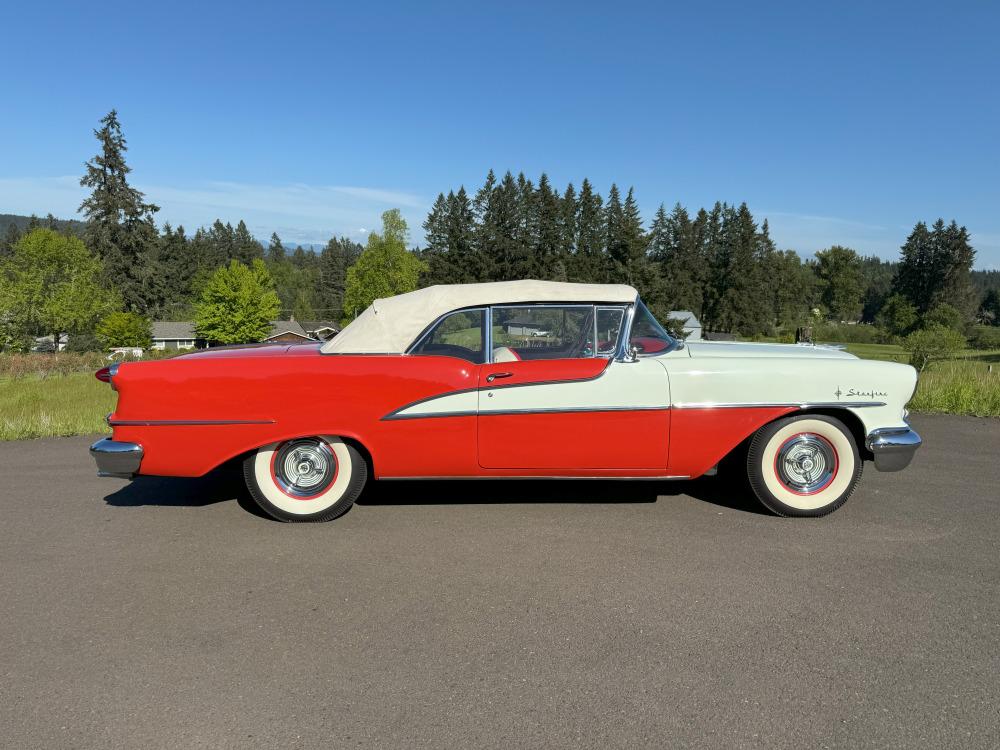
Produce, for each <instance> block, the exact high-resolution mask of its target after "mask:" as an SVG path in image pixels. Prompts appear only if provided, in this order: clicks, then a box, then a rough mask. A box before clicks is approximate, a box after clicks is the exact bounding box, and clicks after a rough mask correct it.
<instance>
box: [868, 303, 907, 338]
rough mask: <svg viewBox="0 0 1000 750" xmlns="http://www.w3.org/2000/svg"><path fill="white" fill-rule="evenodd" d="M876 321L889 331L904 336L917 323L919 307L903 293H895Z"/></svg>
mask: <svg viewBox="0 0 1000 750" xmlns="http://www.w3.org/2000/svg"><path fill="white" fill-rule="evenodd" d="M875 322H876V323H878V325H879V326H880V327H882V328H884V329H885V330H887V331H888V332H889V333H892V334H895V335H897V336H902V335H904V334H906V333H909V332H910V331H911V330H912V329H913V326H915V325H916V324H917V308H915V307H914V306H913V305H912V304H911V303H910V301H909V300H907V299H906V298H905V297H903V296H902V295H899V294H894V295H892V296H891V297H889V299H887V300H886V301H885V304H884V305H883V306H882V309H881V310H879V312H878V315H876V316H875Z"/></svg>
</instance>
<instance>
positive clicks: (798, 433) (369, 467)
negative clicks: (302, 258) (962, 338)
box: [91, 281, 920, 521]
mask: <svg viewBox="0 0 1000 750" xmlns="http://www.w3.org/2000/svg"><path fill="white" fill-rule="evenodd" d="M97 376H98V378H100V379H101V380H107V381H109V382H110V384H111V387H112V388H114V389H115V390H116V391H117V392H118V404H117V408H116V410H115V412H114V413H113V414H111V415H109V417H108V421H109V424H110V425H111V427H112V428H113V430H114V435H113V437H112V438H107V439H104V440H101V441H99V442H97V443H95V444H94V445H93V447H92V448H91V453H92V454H93V456H94V457H95V458H96V460H97V466H98V470H99V472H100V474H102V475H105V476H117V477H128V478H131V477H132V476H134V475H136V474H154V475H167V476H186V477H195V476H200V475H202V474H205V473H206V472H208V471H210V470H211V469H213V468H215V467H217V466H219V465H220V464H222V463H224V462H226V461H229V460H231V459H235V458H242V460H243V471H244V475H245V478H246V483H247V485H248V487H249V490H250V493H251V494H252V495H253V497H254V498H255V500H256V501H257V502H258V503H259V504H260V506H261V507H262V508H263V509H264V510H265V511H266V512H267V513H269V514H270V515H272V516H274V517H275V518H278V519H281V520H285V521H325V520H330V519H333V518H336V517H337V516H339V515H340V514H342V513H344V512H345V511H346V510H347V509H348V508H349V507H350V506H351V504H352V503H353V502H354V500H355V499H356V498H357V497H358V495H359V494H360V492H361V491H362V488H363V487H364V485H365V482H366V481H367V480H368V479H412V478H431V477H461V478H487V477H494V478H496V477H506V478H513V477H604V478H617V479H689V478H693V477H699V476H702V475H703V474H710V473H713V472H714V471H715V469H716V467H717V466H718V464H719V462H720V461H721V460H722V459H723V458H725V457H727V456H729V455H731V454H733V455H738V456H739V457H740V459H741V460H743V459H744V456H745V465H746V471H747V473H748V475H749V479H750V484H751V486H752V487H753V490H754V492H755V493H756V494H757V496H758V497H759V498H760V500H761V502H763V503H764V505H766V506H767V507H768V508H770V509H771V510H773V511H774V512H776V513H779V514H782V515H789V516H819V515H824V514H826V513H829V512H831V511H833V510H835V509H836V508H838V507H839V506H840V505H841V504H843V503H844V501H845V500H846V499H847V498H848V497H849V496H850V494H851V493H852V492H853V490H854V488H855V486H856V485H857V483H858V480H859V479H860V477H861V469H862V464H863V462H864V461H866V460H868V461H874V463H875V467H876V468H877V469H880V470H882V471H895V470H899V469H902V468H904V467H905V466H906V465H907V464H908V463H909V462H910V459H911V458H912V456H913V453H914V451H915V450H916V449H917V448H918V447H919V445H920V438H919V437H918V436H917V434H916V433H915V432H913V431H912V430H911V429H910V427H909V425H908V424H907V422H906V410H905V408H904V407H905V405H906V402H907V401H908V400H909V399H910V397H911V396H912V394H913V391H914V388H915V386H916V372H915V371H914V369H913V368H912V367H909V366H906V365H900V364H892V363H886V362H874V361H865V360H859V359H857V358H856V357H854V356H852V355H851V354H848V353H846V352H843V351H840V350H838V349H835V348H829V347H824V346H811V345H772V344H743V343H709V342H691V343H687V344H685V343H684V342H682V341H677V340H675V339H673V338H671V336H669V335H668V334H667V333H666V332H665V331H664V329H663V328H662V326H660V324H659V323H657V321H656V320H655V319H654V317H653V316H652V315H651V314H650V312H649V310H648V309H647V308H646V307H645V305H643V303H642V302H641V301H640V300H639V299H638V296H637V295H636V291H635V289H633V288H631V287H628V286H619V285H598V284H564V283H556V282H542V281H515V282H498V283H490V284H465V285H455V286H437V287H430V288H428V289H421V290H419V291H416V292H410V293H409V294H403V295H400V296H398V297H392V298H390V299H384V300H377V301H376V302H375V303H374V304H373V305H372V306H371V307H369V308H368V309H367V310H366V311H365V312H364V313H363V314H362V315H360V316H359V317H358V318H357V320H355V321H354V322H353V323H351V324H350V325H349V326H347V328H345V329H344V331H343V332H342V333H341V334H340V335H339V336H337V337H336V338H334V339H333V340H331V341H329V342H327V343H325V344H314V345H295V346H289V345H268V346H251V347H239V348H229V349H212V350H206V351H200V352H196V353H192V354H185V355H183V356H179V357H175V358H173V359H168V360H162V361H153V362H137V363H131V362H129V363H123V364H117V365H113V366H111V367H110V368H105V369H104V370H101V371H100V372H98V373H97Z"/></svg>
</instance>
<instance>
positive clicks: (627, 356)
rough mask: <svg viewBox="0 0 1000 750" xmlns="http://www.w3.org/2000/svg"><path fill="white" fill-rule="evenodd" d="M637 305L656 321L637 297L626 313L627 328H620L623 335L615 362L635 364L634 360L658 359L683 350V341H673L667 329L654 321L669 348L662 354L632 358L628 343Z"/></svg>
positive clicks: (640, 355) (641, 355)
mask: <svg viewBox="0 0 1000 750" xmlns="http://www.w3.org/2000/svg"><path fill="white" fill-rule="evenodd" d="M639 305H642V306H643V307H645V308H646V312H648V313H649V314H650V316H652V318H653V320H656V316H655V315H653V313H652V311H651V310H650V309H649V308H648V307H646V304H645V303H644V302H643V301H642V300H641V299H640V298H639V297H636V298H635V301H634V302H633V303H632V304H631V305H629V308H628V311H627V315H628V320H627V321H626V322H627V324H628V325H627V327H626V326H625V325H623V326H622V333H623V335H622V339H621V341H620V342H619V347H618V355H617V356H616V357H615V360H617V361H619V362H635V361H636V360H638V359H639V358H642V357H660V356H662V355H664V354H669V353H670V352H675V351H677V350H679V349H683V348H684V341H683V340H678V339H675V338H674V337H673V336H671V335H670V333H669V332H668V331H667V329H665V328H663V324H662V323H660V321H658V320H656V323H657V325H659V326H660V328H663V333H664V334H666V336H667V339H668V340H669V341H670V346H668V347H667V348H666V349H664V350H663V351H662V352H653V353H651V354H638V353H637V354H636V355H635V358H633V357H632V354H631V352H630V349H631V346H630V344H629V342H630V341H631V340H632V324H633V323H634V322H635V313H636V311H637V310H638V309H639Z"/></svg>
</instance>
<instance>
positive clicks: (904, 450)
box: [865, 427, 923, 471]
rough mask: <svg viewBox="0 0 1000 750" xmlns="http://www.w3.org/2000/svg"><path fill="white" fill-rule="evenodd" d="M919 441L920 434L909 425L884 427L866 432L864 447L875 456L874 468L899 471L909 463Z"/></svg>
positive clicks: (921, 441) (919, 443)
mask: <svg viewBox="0 0 1000 750" xmlns="http://www.w3.org/2000/svg"><path fill="white" fill-rule="evenodd" d="M921 443H923V440H921V439H920V435H918V434H917V433H916V432H914V431H913V430H911V429H910V428H909V427H884V428H881V429H878V430H872V431H871V432H870V433H869V434H868V438H867V439H866V440H865V447H866V448H868V450H869V451H871V454H872V455H873V456H874V457H875V468H876V469H878V470H879V471H901V470H902V469H905V468H906V467H907V466H909V465H910V461H912V460H913V454H914V453H916V452H917V448H919V447H920V445H921Z"/></svg>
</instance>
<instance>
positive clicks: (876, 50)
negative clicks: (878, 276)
mask: <svg viewBox="0 0 1000 750" xmlns="http://www.w3.org/2000/svg"><path fill="white" fill-rule="evenodd" d="M150 5H151V7H148V8H147V7H144V6H145V4H143V3H135V2H130V3H118V2H104V3H100V4H98V5H94V4H92V3H90V4H84V3H58V2H57V3H30V4H29V3H20V4H17V5H9V6H8V8H7V9H6V10H5V11H4V18H5V22H6V23H5V26H6V29H5V32H4V43H3V45H0V66H2V67H0V70H3V71H4V79H5V86H4V97H3V99H4V103H3V106H2V109H0V112H2V116H0V155H2V156H0V213H3V212H14V213H31V212H35V213H38V214H45V213H47V212H49V211H52V212H53V213H55V214H57V215H60V216H68V215H70V214H71V213H72V212H73V211H74V210H75V208H76V206H77V205H78V204H79V201H80V199H81V195H82V193H81V191H80V188H79V187H78V186H77V185H76V181H77V178H78V177H79V175H80V173H81V172H82V164H83V162H84V161H85V160H86V159H88V158H89V157H90V156H91V155H92V154H93V153H94V151H95V146H96V142H95V141H94V140H93V137H92V135H91V129H92V128H93V127H94V126H95V125H96V124H97V121H98V120H99V119H100V117H101V116H102V115H103V114H104V113H105V112H107V110H109V109H111V108H112V107H115V108H117V109H118V111H119V113H120V116H121V119H122V122H123V125H124V128H125V134H126V137H127V138H128V142H129V148H130V151H129V158H130V163H131V165H132V166H133V168H134V172H133V181H134V183H135V184H136V185H137V186H138V187H140V188H141V189H144V190H145V191H146V192H147V194H148V196H149V198H150V199H151V200H153V201H154V202H156V203H158V204H160V205H161V206H162V207H163V210H162V211H161V213H160V217H161V219H163V220H169V221H171V222H173V223H183V224H184V225H185V226H187V227H189V228H191V227H194V226H197V225H199V224H203V223H208V222H210V221H211V220H213V219H214V218H215V217H216V216H219V217H221V218H222V219H223V220H229V221H234V222H235V221H236V220H238V219H240V218H244V219H246V221H247V224H248V225H249V226H250V227H251V229H252V230H253V231H254V232H255V233H256V234H258V235H259V236H263V237H265V238H266V237H267V236H268V235H269V234H270V232H271V231H272V230H277V231H278V232H279V233H280V234H281V235H282V237H283V238H285V239H286V241H291V242H295V241H299V242H322V241H325V239H326V238H327V237H329V236H330V235H331V234H334V233H336V234H346V235H349V236H353V237H356V238H359V239H360V238H363V235H364V232H365V231H366V230H368V229H370V228H371V227H373V226H377V222H378V217H379V215H380V213H381V212H382V211H384V210H385V209H387V208H391V207H398V208H401V209H402V210H403V213H404V216H406V217H407V219H408V221H409V222H410V227H411V234H412V236H413V239H414V240H415V241H420V240H422V230H421V229H420V223H421V222H422V221H423V219H424V217H425V215H426V211H427V208H428V207H429V205H430V203H431V202H432V201H433V199H434V197H435V196H436V195H437V193H438V192H439V191H447V190H448V189H449V188H453V187H454V188H457V187H458V186H459V185H460V184H465V185H466V186H467V188H469V189H472V190H474V189H475V188H476V187H478V185H480V184H481V183H482V181H483V178H484V176H485V174H486V172H487V170H488V169H490V168H491V167H492V168H494V169H495V170H497V171H498V172H502V171H504V170H507V169H510V170H512V171H514V172H515V173H516V172H517V171H519V170H523V171H524V172H525V173H526V174H527V175H528V176H529V177H531V178H533V179H535V178H537V176H538V174H539V173H541V172H542V171H545V172H548V174H549V176H550V178H551V179H552V180H553V182H554V183H555V184H556V185H557V186H559V187H560V188H561V187H564V186H565V184H566V183H567V182H570V181H572V182H573V183H574V184H576V185H577V186H579V183H580V181H581V180H582V179H583V177H589V178H590V179H591V180H592V181H593V182H594V183H595V184H596V185H597V186H598V188H599V189H600V190H601V192H602V193H605V194H606V192H607V188H608V187H609V185H610V183H611V182H612V181H617V182H618V183H619V185H621V186H623V187H625V186H628V185H633V186H635V189H636V194H637V196H638V198H639V201H640V205H641V207H642V209H643V213H644V216H645V217H646V218H647V219H648V218H649V217H650V216H651V215H652V213H653V212H654V211H655V209H656V207H657V205H659V203H661V202H664V203H666V204H667V205H668V206H670V205H672V204H673V203H675V202H677V201H680V202H681V203H682V204H684V205H686V206H688V207H689V208H692V209H696V208H697V207H700V206H703V205H710V204H712V203H713V202H714V201H716V200H725V201H730V202H740V201H743V200H745V201H747V203H748V204H749V205H750V208H751V210H752V211H753V212H754V214H755V216H757V217H758V218H763V217H765V216H766V217H768V218H769V220H770V225H771V229H772V233H773V235H774V237H775V239H776V240H777V242H778V243H779V245H780V246H781V247H783V248H790V249H795V250H797V251H799V252H800V253H801V254H803V255H808V254H812V253H813V252H815V251H816V250H818V249H821V248H823V247H826V246H828V245H830V244H834V243H839V244H845V245H849V246H852V247H854V248H855V249H857V250H858V251H860V252H862V253H877V254H879V255H882V256H885V257H893V256H895V255H896V254H897V252H898V247H899V245H900V244H901V243H902V242H903V241H904V240H905V237H906V235H907V234H908V233H909V230H910V229H911V228H912V226H913V224H914V223H915V222H916V221H918V220H926V221H933V220H934V219H936V218H937V217H939V216H941V217H944V218H945V219H947V220H950V219H952V218H954V219H956V220H957V221H958V222H959V223H961V224H964V225H966V226H967V227H968V228H969V230H970V231H971V232H972V234H973V238H974V244H975V246H976V248H977V250H978V255H979V257H978V260H977V263H976V266H977V267H979V268H1000V210H998V209H1000V185H998V175H1000V144H998V138H1000V85H998V84H1000V52H998V50H1000V45H998V43H997V41H996V40H997V39H998V38H1000V5H998V4H997V3H993V2H985V1H984V2H951V3H941V2H935V3H925V2H905V3H896V2H865V3H855V2H840V3H824V4H817V3H804V2H801V1H799V2H783V3H778V2H771V3H767V2H760V3H747V2H733V3H730V2H715V3H705V4H701V3H691V2H688V3H684V4H676V5H673V4H669V3H629V2H617V3H609V2H602V3H600V4H587V3H583V2H575V3H566V4H557V3H518V2H503V3H483V4H481V5H480V4H474V3H470V2H465V3H437V2H425V3H399V4H390V3H361V2H355V3H351V4H339V3H332V2H305V3H299V2H283V3H280V4H274V5H271V6H264V5H250V4H246V3H233V4H224V3H214V2H209V1H206V2H200V3H190V4H189V3H183V2H174V3H157V4H155V7H152V4H150Z"/></svg>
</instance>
